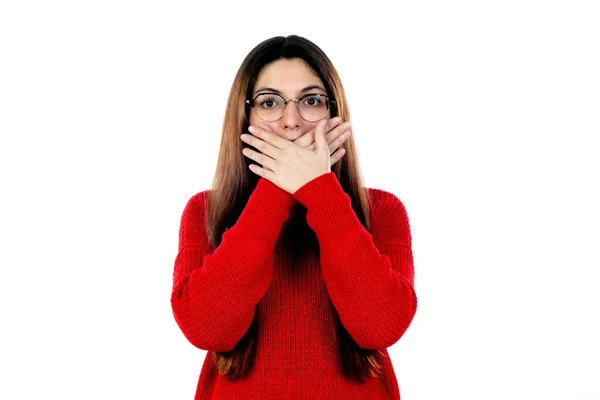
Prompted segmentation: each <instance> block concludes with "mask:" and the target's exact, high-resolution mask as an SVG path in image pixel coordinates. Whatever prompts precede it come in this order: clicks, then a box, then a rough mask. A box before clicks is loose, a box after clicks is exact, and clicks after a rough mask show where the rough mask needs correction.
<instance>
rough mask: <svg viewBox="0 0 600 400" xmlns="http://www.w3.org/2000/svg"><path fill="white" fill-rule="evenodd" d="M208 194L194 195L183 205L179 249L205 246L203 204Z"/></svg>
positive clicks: (206, 191)
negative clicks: (189, 246)
mask: <svg viewBox="0 0 600 400" xmlns="http://www.w3.org/2000/svg"><path fill="white" fill-rule="evenodd" d="M208 192H209V191H208V190H205V191H202V192H199V193H196V194H194V195H193V196H191V197H190V198H189V200H188V201H187V203H186V205H185V208H184V210H183V213H182V214H181V225H180V228H179V247H180V249H181V248H182V247H183V246H185V245H201V246H207V237H206V226H205V222H206V218H205V204H206V196H207V194H208Z"/></svg>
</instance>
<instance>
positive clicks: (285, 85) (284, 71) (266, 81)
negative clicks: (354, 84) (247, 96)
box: [254, 58, 324, 94]
mask: <svg viewBox="0 0 600 400" xmlns="http://www.w3.org/2000/svg"><path fill="white" fill-rule="evenodd" d="M312 84H319V85H321V86H324V85H323V82H322V81H321V79H320V78H319V77H318V76H317V74H315V72H314V71H313V70H312V68H311V67H310V66H309V65H308V64H307V63H306V62H305V61H304V60H302V59H300V58H292V59H280V60H277V61H274V62H272V63H270V64H268V65H266V66H264V67H263V69H262V70H261V71H260V73H259V74H258V77H257V79H256V84H255V86H254V90H255V91H256V90H257V89H258V88H260V87H263V86H270V87H272V88H276V89H279V90H280V91H281V92H283V93H290V94H293V93H297V92H298V91H299V90H300V89H302V88H304V87H306V86H309V85H312Z"/></svg>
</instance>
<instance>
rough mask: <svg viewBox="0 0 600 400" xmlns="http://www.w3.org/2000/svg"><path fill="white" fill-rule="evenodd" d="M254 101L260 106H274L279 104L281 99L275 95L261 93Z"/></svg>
mask: <svg viewBox="0 0 600 400" xmlns="http://www.w3.org/2000/svg"><path fill="white" fill-rule="evenodd" d="M256 102H257V103H258V105H259V106H260V107H262V108H274V107H278V106H279V104H280V103H281V99H280V98H279V96H277V95H272V94H263V95H260V96H258V98H257V99H256Z"/></svg>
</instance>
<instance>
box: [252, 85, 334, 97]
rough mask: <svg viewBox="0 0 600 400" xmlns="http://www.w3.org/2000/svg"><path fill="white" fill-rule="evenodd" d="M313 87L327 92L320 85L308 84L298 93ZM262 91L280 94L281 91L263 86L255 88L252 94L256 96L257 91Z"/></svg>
mask: <svg viewBox="0 0 600 400" xmlns="http://www.w3.org/2000/svg"><path fill="white" fill-rule="evenodd" d="M313 89H320V90H322V91H324V92H325V93H327V90H325V89H324V88H323V87H322V86H320V85H310V86H307V87H305V88H304V89H302V90H300V93H304V92H308V91H309V90H313ZM264 91H269V92H275V93H277V94H279V95H281V92H280V91H279V90H277V89H274V88H272V87H266V86H263V87H261V88H260V89H258V90H255V91H254V94H253V96H256V95H257V94H258V92H264Z"/></svg>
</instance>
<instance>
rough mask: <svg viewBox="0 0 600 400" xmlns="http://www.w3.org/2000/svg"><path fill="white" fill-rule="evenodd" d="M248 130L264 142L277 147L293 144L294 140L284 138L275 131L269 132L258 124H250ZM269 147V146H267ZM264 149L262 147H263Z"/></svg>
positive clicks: (281, 147) (286, 146) (282, 147)
mask: <svg viewBox="0 0 600 400" xmlns="http://www.w3.org/2000/svg"><path fill="white" fill-rule="evenodd" d="M248 131H249V132H250V133H251V134H252V135H253V136H256V137H257V138H259V139H261V140H262V141H263V142H265V143H267V144H268V145H270V146H271V147H274V148H277V149H286V148H288V147H289V146H291V145H292V144H293V142H291V141H289V140H287V139H284V138H283V137H281V136H279V135H276V134H274V133H271V132H268V131H266V130H264V129H262V128H260V127H258V126H249V127H248ZM267 148H268V146H267ZM261 150H262V149H261Z"/></svg>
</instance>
